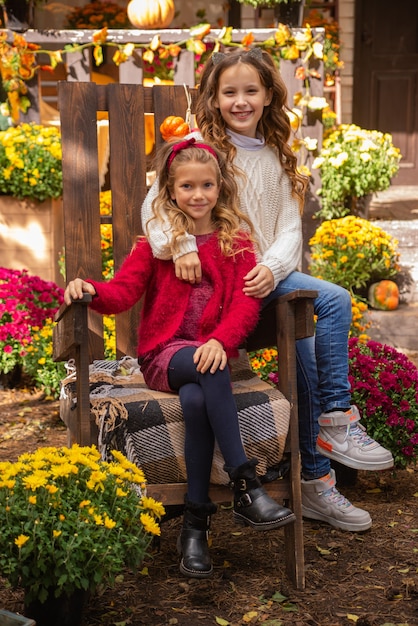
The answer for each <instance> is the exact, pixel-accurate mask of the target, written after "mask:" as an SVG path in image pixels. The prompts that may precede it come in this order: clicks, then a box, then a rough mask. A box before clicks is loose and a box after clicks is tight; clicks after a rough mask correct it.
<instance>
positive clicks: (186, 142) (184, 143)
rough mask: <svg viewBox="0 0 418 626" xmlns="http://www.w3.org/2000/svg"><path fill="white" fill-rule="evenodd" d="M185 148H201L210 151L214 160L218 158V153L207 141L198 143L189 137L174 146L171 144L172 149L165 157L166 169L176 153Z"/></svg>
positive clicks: (168, 168)
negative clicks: (166, 157)
mask: <svg viewBox="0 0 418 626" xmlns="http://www.w3.org/2000/svg"><path fill="white" fill-rule="evenodd" d="M187 148H203V150H207V151H208V152H210V153H211V155H212V156H214V157H215V159H216V160H218V155H217V154H216V152H215V150H214V149H213V148H211V147H210V146H208V144H207V143H198V142H197V141H196V138H195V137H191V138H190V139H185V140H184V141H180V143H177V144H176V145H175V146H173V149H172V151H171V152H170V154H169V155H168V159H167V171H169V170H170V167H171V164H172V162H173V161H174V159H175V158H176V156H177V155H178V153H179V152H181V151H182V150H186V149H187Z"/></svg>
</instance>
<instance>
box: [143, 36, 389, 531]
mask: <svg viewBox="0 0 418 626" xmlns="http://www.w3.org/2000/svg"><path fill="white" fill-rule="evenodd" d="M286 101H287V90H286V87H285V85H284V83H283V81H282V79H281V76H280V74H279V72H278V70H277V67H276V66H275V64H274V62H273V60H272V58H271V56H270V55H269V54H268V53H266V52H262V51H261V50H260V49H257V48H255V49H251V50H249V51H244V50H242V49H239V50H234V51H232V52H230V53H228V54H223V53H215V54H213V55H212V57H211V59H209V61H208V62H207V64H206V67H205V69H204V71H203V74H202V78H201V84H200V95H199V100H198V105H197V110H196V121H197V124H198V128H199V131H200V133H201V136H202V137H203V138H204V139H205V140H206V141H209V140H210V141H211V142H212V143H214V144H215V145H216V146H217V147H218V149H220V150H222V151H223V152H224V154H225V155H226V158H227V160H228V162H229V164H230V166H231V167H232V168H233V170H234V171H235V173H236V176H237V183H238V186H239V194H240V208H241V210H242V211H243V213H244V214H245V215H247V217H249V218H250V220H251V222H252V224H253V227H254V234H255V238H256V240H257V241H258V244H259V249H260V254H259V258H258V263H257V265H256V266H255V267H254V268H253V269H252V270H251V271H250V272H249V273H248V274H247V275H246V277H245V287H244V292H245V293H246V294H247V295H251V296H255V297H258V298H262V299H263V301H264V303H268V302H269V301H271V300H272V299H273V298H276V297H278V296H280V295H282V294H286V293H289V292H290V291H293V290H295V289H311V290H316V291H318V294H319V295H318V297H317V298H316V299H315V302H314V308H315V314H316V316H317V324H316V333H315V337H314V338H309V339H304V340H300V341H298V345H297V357H298V396H299V422H300V423H299V428H300V449H301V457H302V472H303V479H302V502H303V513H304V516H305V517H308V518H312V519H316V520H322V521H325V522H328V523H329V524H331V525H332V526H335V527H337V528H341V529H343V530H349V531H363V530H366V529H367V528H369V527H370V526H371V524H372V521H371V518H370V515H369V513H368V512H367V511H364V510H362V509H359V508H357V507H354V506H353V505H352V504H351V503H350V502H348V500H347V499H346V498H345V497H344V496H342V495H341V494H340V493H339V492H338V491H337V489H336V487H335V473H334V471H333V470H332V469H331V467H330V459H334V460H336V461H339V462H340V463H342V464H344V465H347V466H349V467H353V468H357V469H364V470H380V469H386V468H389V467H391V466H392V465H393V458H392V455H391V454H390V452H388V451H387V450H385V449H384V448H383V447H382V446H380V445H379V444H378V443H377V442H376V441H374V440H373V439H371V438H370V437H369V436H368V435H367V434H366V432H365V430H364V428H363V427H362V426H361V425H360V423H359V420H360V415H359V412H358V409H357V407H355V406H352V405H351V396H350V384H349V381H348V333H349V329H350V324H351V298H350V295H349V293H348V292H347V291H346V290H345V289H343V288H341V287H339V286H338V285H334V284H332V283H328V282H326V281H322V280H318V279H316V278H313V277H312V276H309V275H307V274H303V273H301V272H300V271H298V269H299V267H300V263H301V254H302V221H301V213H302V207H303V200H304V192H305V187H306V181H305V179H304V178H303V177H302V176H301V175H300V174H299V173H298V172H297V169H296V157H295V155H294V154H293V153H292V151H291V149H290V147H289V143H288V142H289V138H290V134H291V128H290V122H289V118H288V116H287V112H286V110H287V106H286ZM153 196H154V190H153V189H151V191H150V193H149V195H148V196H147V198H146V200H145V203H144V206H143V224H144V228H145V229H147V232H148V237H149V240H150V244H151V246H152V248H153V251H154V254H155V255H156V256H161V255H162V254H163V250H164V248H166V243H167V240H168V239H169V238H170V237H171V234H170V231H169V229H166V228H159V229H156V228H155V227H154V226H155V225H152V224H151V223H149V217H150V215H151V201H152V198H153ZM174 261H175V265H176V274H177V277H178V278H179V279H181V280H186V281H190V282H192V283H194V282H199V281H200V280H201V267H200V261H199V256H198V252H197V248H196V242H195V238H194V237H193V236H192V235H188V234H186V235H185V236H184V238H183V240H182V242H181V244H180V249H179V252H178V254H177V255H176V257H175V258H174Z"/></svg>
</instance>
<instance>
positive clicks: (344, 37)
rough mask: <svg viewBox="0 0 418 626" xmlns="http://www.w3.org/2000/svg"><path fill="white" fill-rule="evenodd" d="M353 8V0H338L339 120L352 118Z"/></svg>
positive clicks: (350, 119) (348, 122)
mask: <svg viewBox="0 0 418 626" xmlns="http://www.w3.org/2000/svg"><path fill="white" fill-rule="evenodd" d="M354 10H355V0H339V3H338V23H339V26H340V35H341V42H342V43H341V60H342V61H343V62H344V67H343V68H342V70H341V121H342V122H343V124H350V123H351V122H352V120H353V66H354Z"/></svg>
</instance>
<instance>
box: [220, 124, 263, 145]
mask: <svg viewBox="0 0 418 626" xmlns="http://www.w3.org/2000/svg"><path fill="white" fill-rule="evenodd" d="M226 133H227V135H229V137H231V141H232V143H233V144H234V146H236V147H237V148H245V150H261V148H264V146H265V143H266V142H265V140H264V137H262V136H261V135H257V137H246V135H240V134H239V133H234V131H232V130H230V129H229V128H227V129H226Z"/></svg>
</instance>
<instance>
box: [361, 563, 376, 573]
mask: <svg viewBox="0 0 418 626" xmlns="http://www.w3.org/2000/svg"><path fill="white" fill-rule="evenodd" d="M362 569H364V571H365V572H372V571H373V568H372V567H370V565H362Z"/></svg>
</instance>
